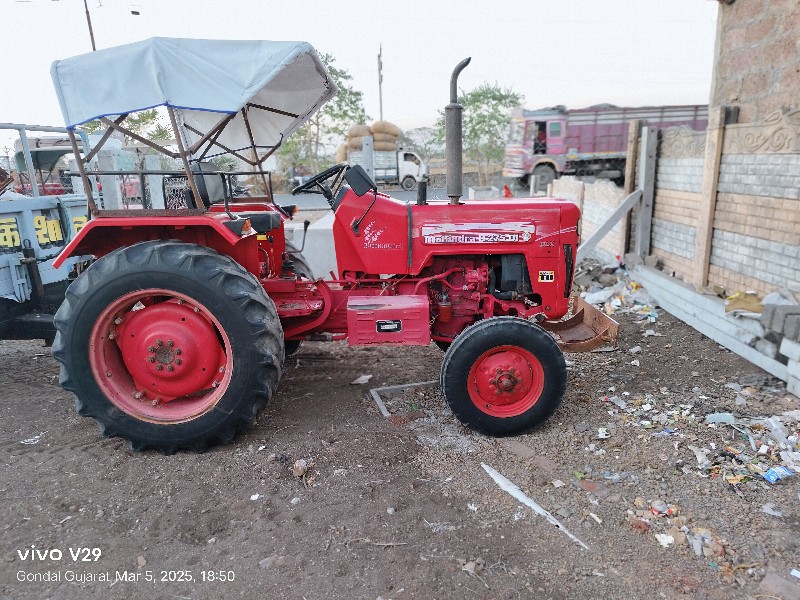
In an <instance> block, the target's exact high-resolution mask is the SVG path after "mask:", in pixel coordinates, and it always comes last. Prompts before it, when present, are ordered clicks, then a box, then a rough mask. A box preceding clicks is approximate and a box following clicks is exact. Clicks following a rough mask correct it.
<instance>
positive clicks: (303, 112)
mask: <svg viewBox="0 0 800 600" xmlns="http://www.w3.org/2000/svg"><path fill="white" fill-rule="evenodd" d="M50 73H51V76H52V78H53V83H54V85H55V89H56V94H57V95H58V101H59V103H60V105H61V112H62V113H63V115H64V121H65V123H66V125H67V128H69V129H74V128H75V127H76V126H78V125H81V124H82V123H86V122H87V121H91V120H94V119H97V118H99V117H109V118H111V119H114V118H115V117H116V116H118V115H125V114H127V113H132V112H136V111H140V110H146V109H150V108H154V107H157V106H165V107H170V108H173V109H175V112H176V114H177V115H178V121H179V123H180V124H181V125H182V128H183V129H184V134H185V137H184V139H186V140H187V141H189V143H191V140H192V139H197V138H198V137H199V136H198V132H203V133H205V132H208V131H210V130H212V129H214V127H215V126H217V125H218V124H219V123H220V119H221V118H224V117H225V115H226V114H228V115H235V116H234V117H233V118H232V120H231V121H229V122H228V123H227V124H226V125H225V127H224V129H223V130H222V132H221V133H220V135H219V137H218V138H216V142H217V143H218V145H219V146H224V147H226V148H229V149H232V150H238V149H242V148H251V147H253V146H255V147H256V148H258V149H265V148H271V147H274V146H276V145H278V144H280V142H281V141H283V140H284V139H285V138H287V137H288V136H289V135H291V133H292V132H293V131H294V130H295V129H297V128H298V127H300V126H301V125H302V124H303V123H304V122H305V121H306V120H308V118H309V117H311V115H313V114H314V113H315V112H316V111H317V110H319V108H320V107H321V106H322V105H323V104H324V103H325V102H327V101H328V100H329V99H330V98H331V97H332V96H333V95H334V94H335V93H336V86H335V84H334V83H333V81H332V79H331V78H330V77H329V75H328V73H327V71H326V70H325V67H324V66H323V64H322V62H321V61H320V59H319V57H318V56H317V53H316V52H315V50H314V48H313V47H312V46H311V45H310V44H308V43H306V42H270V41H224V40H193V39H174V38H151V39H148V40H144V41H142V42H136V43H133V44H127V45H123V46H117V47H114V48H109V49H106V50H98V51H97V52H92V53H91V54H83V55H80V56H75V57H72V58H67V59H65V60H57V61H55V62H54V63H53V65H52V67H51V69H50ZM237 113H238V114H237ZM251 133H252V137H251Z"/></svg>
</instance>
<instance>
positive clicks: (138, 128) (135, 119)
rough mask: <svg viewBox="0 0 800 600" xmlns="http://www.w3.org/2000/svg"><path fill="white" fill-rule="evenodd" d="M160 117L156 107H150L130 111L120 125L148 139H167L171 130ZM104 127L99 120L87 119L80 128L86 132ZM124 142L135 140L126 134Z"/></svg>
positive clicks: (170, 134)
mask: <svg viewBox="0 0 800 600" xmlns="http://www.w3.org/2000/svg"><path fill="white" fill-rule="evenodd" d="M161 119H162V115H161V114H159V112H158V109H156V108H151V109H149V110H142V111H139V112H137V113H131V115H130V116H129V117H128V118H127V119H125V122H124V123H122V125H123V127H126V128H127V129H130V130H131V131H132V132H133V133H135V134H137V135H140V136H142V137H144V138H147V139H148V140H154V141H164V140H169V139H171V138H172V130H171V129H170V128H169V127H167V126H165V125H164V123H163V122H162V121H161ZM105 127H106V126H105V125H104V124H103V123H102V122H100V121H89V122H88V123H84V124H83V125H81V129H84V130H86V132H87V133H95V132H97V131H98V130H100V129H105ZM125 142H126V143H128V144H131V143H134V142H135V140H134V139H133V138H131V137H129V136H127V135H126V136H125Z"/></svg>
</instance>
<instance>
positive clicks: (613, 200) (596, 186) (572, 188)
mask: <svg viewBox="0 0 800 600" xmlns="http://www.w3.org/2000/svg"><path fill="white" fill-rule="evenodd" d="M553 196H554V197H555V198H563V199H565V200H571V201H573V202H575V203H576V204H578V205H579V206H580V209H581V213H582V217H581V239H582V240H585V239H587V238H588V237H589V236H591V235H592V234H593V233H594V232H595V231H597V228H598V227H599V226H600V225H602V224H603V223H604V222H605V221H606V220H607V219H608V217H609V216H610V215H611V213H612V212H614V209H616V208H617V206H619V205H620V203H621V202H622V201H623V200H624V199H625V194H624V192H623V191H622V189H620V188H619V187H617V186H616V185H614V184H613V183H611V182H610V181H605V180H601V181H596V182H594V183H584V182H582V181H579V180H577V179H575V178H574V177H561V178H560V179H556V180H555V181H554V182H553ZM626 232H627V219H626V218H623V219H622V220H621V221H620V222H619V223H617V224H616V225H615V226H614V227H613V228H612V229H611V231H610V232H609V233H608V235H606V236H605V237H604V238H603V240H602V241H601V242H600V243H599V244H598V246H597V248H596V249H595V251H594V254H595V255H596V256H597V257H598V258H599V259H600V260H603V261H609V262H610V261H612V260H614V258H615V257H616V256H622V255H623V254H625V251H626V242H627V237H626Z"/></svg>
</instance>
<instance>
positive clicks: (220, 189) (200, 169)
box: [192, 161, 226, 208]
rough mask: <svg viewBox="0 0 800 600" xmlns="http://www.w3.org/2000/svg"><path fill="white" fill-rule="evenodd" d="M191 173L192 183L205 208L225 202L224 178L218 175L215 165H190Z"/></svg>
mask: <svg viewBox="0 0 800 600" xmlns="http://www.w3.org/2000/svg"><path fill="white" fill-rule="evenodd" d="M192 173H194V174H195V175H194V182H195V185H196V186H197V192H198V193H199V194H200V201H201V202H202V203H203V205H204V206H205V207H206V208H209V207H210V206H211V205H212V204H214V203H216V202H222V201H223V200H225V194H226V189H225V188H226V185H225V176H224V175H222V173H220V171H219V169H218V168H217V165H215V164H214V163H212V162H207V161H200V162H196V163H192Z"/></svg>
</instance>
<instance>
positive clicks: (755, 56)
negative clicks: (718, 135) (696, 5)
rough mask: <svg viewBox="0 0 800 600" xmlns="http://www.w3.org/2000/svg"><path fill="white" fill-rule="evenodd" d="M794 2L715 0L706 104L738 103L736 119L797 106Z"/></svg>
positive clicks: (799, 9) (798, 16) (798, 17)
mask: <svg viewBox="0 0 800 600" xmlns="http://www.w3.org/2000/svg"><path fill="white" fill-rule="evenodd" d="M799 40H800V2H798V1H797V0H738V1H737V2H733V3H732V4H727V3H723V2H720V5H719V13H718V23H717V47H716V57H715V63H714V78H713V81H712V84H711V105H712V106H738V107H739V111H740V112H739V122H753V121H760V120H763V119H765V118H767V117H768V116H769V115H770V114H772V113H774V112H776V111H781V112H790V111H793V110H797V109H798V108H800V97H798V94H797V90H798V89H800V70H798V68H797V56H798V41H799Z"/></svg>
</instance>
